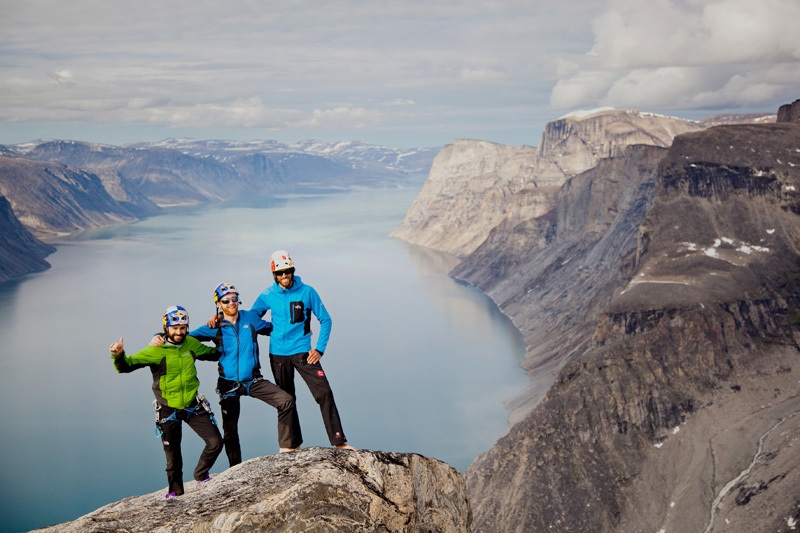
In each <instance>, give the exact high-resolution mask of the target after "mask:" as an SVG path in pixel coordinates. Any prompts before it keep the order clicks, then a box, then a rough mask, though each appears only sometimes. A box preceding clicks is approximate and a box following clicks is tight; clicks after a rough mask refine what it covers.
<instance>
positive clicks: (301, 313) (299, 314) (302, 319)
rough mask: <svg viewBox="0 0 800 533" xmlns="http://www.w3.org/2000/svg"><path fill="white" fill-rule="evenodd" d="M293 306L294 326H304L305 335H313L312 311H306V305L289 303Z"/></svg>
mask: <svg viewBox="0 0 800 533" xmlns="http://www.w3.org/2000/svg"><path fill="white" fill-rule="evenodd" d="M289 305H290V306H291V308H292V309H291V311H292V312H291V315H292V324H300V323H302V324H303V335H310V334H311V309H306V306H305V304H304V303H303V302H302V301H300V302H289Z"/></svg>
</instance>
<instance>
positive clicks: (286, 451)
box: [278, 446, 300, 453]
mask: <svg viewBox="0 0 800 533" xmlns="http://www.w3.org/2000/svg"><path fill="white" fill-rule="evenodd" d="M299 449H300V446H298V447H297V448H281V449H280V450H279V451H278V453H289V452H296V451H297V450H299Z"/></svg>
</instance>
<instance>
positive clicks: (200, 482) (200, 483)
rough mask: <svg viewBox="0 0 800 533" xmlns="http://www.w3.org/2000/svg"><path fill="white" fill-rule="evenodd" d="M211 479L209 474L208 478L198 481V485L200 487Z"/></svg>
mask: <svg viewBox="0 0 800 533" xmlns="http://www.w3.org/2000/svg"><path fill="white" fill-rule="evenodd" d="M209 481H211V476H208V477H207V478H205V479H204V480H202V481H198V482H197V487H198V488H200V485H205V484H206V483H208V482H209Z"/></svg>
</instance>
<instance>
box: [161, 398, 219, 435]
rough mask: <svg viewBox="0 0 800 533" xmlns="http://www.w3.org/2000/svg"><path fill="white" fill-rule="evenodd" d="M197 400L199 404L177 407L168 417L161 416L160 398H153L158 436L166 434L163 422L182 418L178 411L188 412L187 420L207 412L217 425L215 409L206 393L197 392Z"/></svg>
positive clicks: (177, 420) (176, 420)
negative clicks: (184, 407)
mask: <svg viewBox="0 0 800 533" xmlns="http://www.w3.org/2000/svg"><path fill="white" fill-rule="evenodd" d="M195 398H196V400H197V405H195V406H194V407H187V408H186V409H176V410H175V411H173V412H172V414H171V415H169V416H168V417H166V418H161V416H160V411H161V406H160V405H159V404H158V400H153V407H154V408H155V411H156V428H155V434H156V437H157V438H161V436H162V435H163V434H164V431H163V430H162V429H161V424H163V423H165V422H180V421H181V419H180V418H178V413H180V412H185V413H186V419H185V420H186V422H188V421H189V419H190V418H192V416H193V415H199V414H202V413H207V414H208V416H209V417H210V418H211V423H212V424H214V425H215V426H216V425H217V419H216V418H215V417H214V411H212V410H211V404H210V403H209V401H208V398H206V397H205V395H204V394H201V393H200V391H198V392H197V396H196V397H195Z"/></svg>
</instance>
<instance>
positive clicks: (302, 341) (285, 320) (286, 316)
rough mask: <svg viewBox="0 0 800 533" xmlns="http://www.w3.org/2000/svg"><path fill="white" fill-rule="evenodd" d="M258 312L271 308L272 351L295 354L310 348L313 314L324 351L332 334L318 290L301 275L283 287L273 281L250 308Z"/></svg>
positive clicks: (318, 344) (329, 320)
mask: <svg viewBox="0 0 800 533" xmlns="http://www.w3.org/2000/svg"><path fill="white" fill-rule="evenodd" d="M250 310H251V311H253V312H254V313H256V314H258V316H264V313H266V312H267V311H271V316H270V320H272V326H273V330H272V334H271V335H270V340H269V353H271V354H272V355H294V354H296V353H303V352H308V351H309V350H311V315H312V314H313V315H314V316H316V317H317V320H319V337H318V338H317V347H316V349H317V350H319V351H320V352H324V351H325V348H326V347H327V346H328V339H330V336H331V324H332V321H331V315H329V314H328V310H327V309H325V306H324V305H323V304H322V300H321V299H320V297H319V294H317V291H315V290H314V288H313V287H312V286H311V285H306V284H304V283H303V281H302V280H301V279H300V276H297V275H295V276H294V284H292V286H291V287H289V288H288V289H284V288H283V287H281V286H280V285H278V283H277V282H276V283H273V284H272V285H271V286H270V287H267V288H266V289H264V292H262V293H261V294H259V295H258V298H257V299H256V302H255V303H254V304H253V307H252V308H251V309H250Z"/></svg>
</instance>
